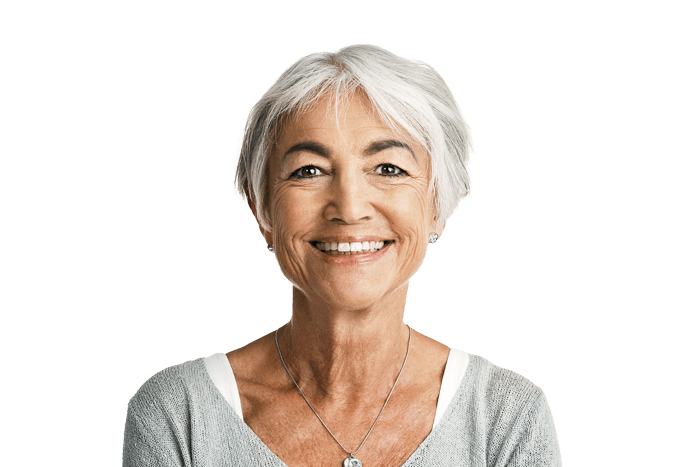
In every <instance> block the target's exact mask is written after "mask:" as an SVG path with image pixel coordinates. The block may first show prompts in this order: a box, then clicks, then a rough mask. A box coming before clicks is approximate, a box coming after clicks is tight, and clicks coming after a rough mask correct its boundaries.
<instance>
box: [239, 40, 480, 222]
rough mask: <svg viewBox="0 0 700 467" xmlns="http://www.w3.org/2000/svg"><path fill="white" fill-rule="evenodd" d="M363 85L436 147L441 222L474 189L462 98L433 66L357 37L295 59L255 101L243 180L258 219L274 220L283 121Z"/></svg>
mask: <svg viewBox="0 0 700 467" xmlns="http://www.w3.org/2000/svg"><path fill="white" fill-rule="evenodd" d="M355 91H362V92H363V93H364V94H365V95H366V96H367V97H368V99H369V101H370V102H371V104H372V106H373V107H374V109H375V111H376V112H377V113H378V114H379V116H380V118H381V119H382V120H383V121H384V122H385V123H386V124H387V125H388V126H389V127H390V128H392V129H394V130H396V131H401V130H403V131H405V132H407V133H408V134H409V135H410V136H411V137H413V138H414V139H416V140H417V141H418V142H419V143H420V144H422V145H423V146H424V147H425V149H426V150H427V152H428V154H430V159H431V165H430V167H431V180H430V184H431V185H430V186H431V189H432V190H433V193H434V199H435V207H436V210H437V215H438V218H437V225H438V226H439V225H442V224H443V223H444V222H445V220H447V218H448V217H449V216H450V215H451V214H452V213H453V212H454V210H455V209H456V208H457V205H458V204H459V201H460V200H461V199H462V198H463V197H465V196H466V195H467V194H468V193H469V175H468V173H467V161H468V158H469V148H470V144H469V136H468V132H467V126H466V124H465V123H464V119H463V118H462V114H461V112H460V110H459V106H458V105H457V102H455V99H454V97H453V96H452V93H451V92H450V90H449V88H448V87H447V84H445V81H444V80H443V79H442V77H440V75H439V74H438V73H437V72H436V71H435V70H434V69H433V68H431V67H430V66H428V65H426V64H424V63H422V62H416V61H411V60H407V59H405V58H401V57H398V56H396V55H394V54H392V53H391V52H388V51H386V50H384V49H382V48H380V47H377V46H373V45H353V46H350V47H345V48H343V49H341V50H339V51H338V52H336V53H315V54H311V55H308V56H306V57H303V58H302V59H300V60H299V61H298V62H296V63H295V64H294V65H292V66H291V67H290V68H289V69H288V70H287V71H285V72H284V73H283V74H282V76H280V77H279V79H278V80H277V82H275V84H274V85H272V87H271V88H270V89H269V90H268V91H267V92H266V93H265V95H264V96H263V97H262V98H261V99H260V100H259V101H258V103H257V104H255V106H254V107H253V109H252V110H251V112H250V115H249V116H248V122H247V124H246V129H245V135H244V137H243V146H242V148H241V156H240V159H239V160H238V169H237V171H236V183H237V185H238V190H239V191H240V192H241V194H243V195H244V196H245V197H247V199H248V200H249V202H254V203H255V209H256V212H257V213H258V221H259V222H260V224H261V226H262V227H263V228H269V226H270V219H269V214H268V212H267V209H266V206H265V192H266V190H267V173H266V171H267V159H268V157H269V155H270V152H271V149H272V145H273V144H274V140H275V132H276V128H277V124H278V123H280V122H281V121H282V120H283V119H284V118H285V117H288V116H290V115H293V114H294V113H298V112H303V111H304V110H305V109H308V108H309V107H310V106H311V105H312V104H313V103H315V102H316V101H318V99H319V98H320V97H321V96H322V95H325V94H328V93H332V94H335V97H336V102H341V101H342V100H343V98H346V97H347V96H349V95H351V94H352V93H353V92H355Z"/></svg>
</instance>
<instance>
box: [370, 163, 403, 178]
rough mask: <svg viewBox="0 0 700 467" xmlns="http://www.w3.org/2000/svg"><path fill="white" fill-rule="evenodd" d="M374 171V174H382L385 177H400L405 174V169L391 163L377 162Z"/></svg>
mask: <svg viewBox="0 0 700 467" xmlns="http://www.w3.org/2000/svg"><path fill="white" fill-rule="evenodd" d="M374 171H375V173H376V174H379V175H383V176H385V177H402V176H404V175H406V171H405V170H403V169H401V168H399V167H396V166H395V165H393V164H379V165H378V166H377V167H376V169H374Z"/></svg>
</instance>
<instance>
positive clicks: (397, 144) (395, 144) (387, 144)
mask: <svg viewBox="0 0 700 467" xmlns="http://www.w3.org/2000/svg"><path fill="white" fill-rule="evenodd" d="M389 148H403V149H407V150H408V152H410V153H411V155H412V156H413V158H414V159H415V158H416V155H415V154H414V153H413V149H411V146H409V145H408V144H406V143H404V142H403V141H399V140H396V139H383V140H381V141H375V142H373V143H372V144H370V145H369V146H367V148H366V149H365V150H364V151H363V155H365V156H371V155H373V154H376V153H378V152H380V151H383V150H385V149H389Z"/></svg>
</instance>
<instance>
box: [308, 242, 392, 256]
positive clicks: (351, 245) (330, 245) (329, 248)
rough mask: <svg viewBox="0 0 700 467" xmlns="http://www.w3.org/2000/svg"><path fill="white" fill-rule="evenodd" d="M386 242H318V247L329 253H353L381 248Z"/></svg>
mask: <svg viewBox="0 0 700 467" xmlns="http://www.w3.org/2000/svg"><path fill="white" fill-rule="evenodd" d="M383 247H384V242H341V243H338V242H316V248H318V249H319V250H321V251H325V252H326V253H327V254H329V255H351V254H355V253H363V252H368V251H377V250H381V249H382V248H383Z"/></svg>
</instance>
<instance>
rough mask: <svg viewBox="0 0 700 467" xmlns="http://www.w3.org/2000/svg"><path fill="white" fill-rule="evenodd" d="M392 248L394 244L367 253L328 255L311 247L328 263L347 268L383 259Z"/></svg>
mask: <svg viewBox="0 0 700 467" xmlns="http://www.w3.org/2000/svg"><path fill="white" fill-rule="evenodd" d="M392 246H394V243H393V242H392V243H390V244H388V245H387V246H385V247H384V248H382V249H381V250H377V251H368V252H365V253H355V254H354V255H328V254H326V253H324V252H322V251H321V250H319V249H318V248H316V247H315V246H313V245H312V246H311V248H313V249H314V250H316V251H317V252H318V254H320V255H321V256H323V258H324V259H325V260H326V261H328V262H331V263H335V264H342V265H345V266H356V265H359V264H365V263H369V262H371V261H375V260H377V259H379V258H381V257H382V256H383V255H384V252H385V251H386V250H388V249H389V248H391V247H392Z"/></svg>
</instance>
